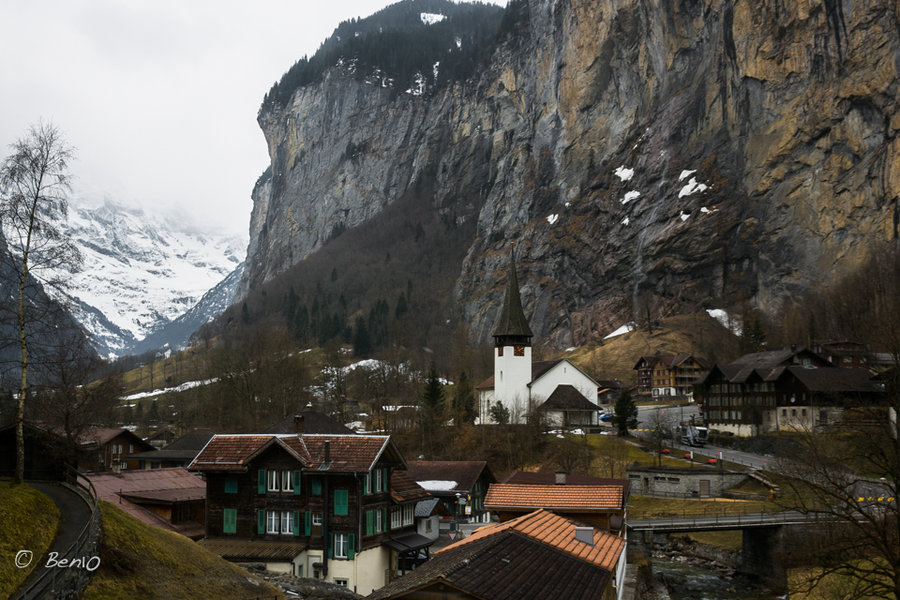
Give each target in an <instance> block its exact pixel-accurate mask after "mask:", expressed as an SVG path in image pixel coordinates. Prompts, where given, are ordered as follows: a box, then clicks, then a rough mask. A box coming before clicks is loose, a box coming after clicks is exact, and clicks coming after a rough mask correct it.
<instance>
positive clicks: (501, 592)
mask: <svg viewBox="0 0 900 600" xmlns="http://www.w3.org/2000/svg"><path fill="white" fill-rule="evenodd" d="M535 565H540V569H539V570H538V569H535ZM609 580H610V573H609V571H606V570H605V569H602V568H600V567H598V566H595V565H591V564H589V563H587V562H584V561H582V560H579V559H577V558H574V557H572V556H568V555H566V554H564V553H562V552H559V551H557V550H555V549H554V548H551V547H549V546H545V545H544V544H541V543H540V542H537V541H534V540H532V539H529V538H527V537H524V536H522V535H519V534H517V533H514V532H504V533H502V534H500V535H497V536H493V537H491V538H487V539H484V540H481V541H479V542H477V543H474V544H471V545H469V546H467V547H464V548H461V549H459V550H457V551H454V552H450V553H445V554H442V555H440V556H436V557H435V558H433V559H431V560H430V561H428V562H426V563H425V564H423V565H422V566H420V567H419V568H418V569H416V570H415V571H413V572H412V573H409V574H407V575H404V576H403V577H400V578H399V579H396V580H394V581H392V582H391V583H389V584H388V585H387V586H385V587H383V588H381V589H379V590H376V591H375V592H373V593H372V594H371V595H369V596H367V598H369V599H371V600H386V599H389V598H397V597H402V596H403V595H405V594H407V593H409V592H412V591H414V590H421V589H423V588H430V587H432V586H438V587H449V588H455V589H457V590H462V591H464V592H467V593H469V594H472V595H474V596H475V597H478V598H483V599H484V600H525V599H533V598H541V599H542V600H588V599H596V598H598V597H600V594H599V593H598V590H603V589H605V588H606V587H607V586H608V585H609Z"/></svg>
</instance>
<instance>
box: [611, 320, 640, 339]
mask: <svg viewBox="0 0 900 600" xmlns="http://www.w3.org/2000/svg"><path fill="white" fill-rule="evenodd" d="M635 329H637V323H635V322H634V321H629V322H628V323H625V324H624V325H622V326H621V327H619V328H618V329H616V330H615V331H613V332H612V333H610V334H609V335H608V336H606V337H604V338H603V339H604V340H608V339H609V338H614V337H617V336H620V335H624V334H626V333H628V332H629V331H634V330H635Z"/></svg>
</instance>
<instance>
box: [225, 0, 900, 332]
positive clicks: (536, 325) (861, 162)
mask: <svg viewBox="0 0 900 600" xmlns="http://www.w3.org/2000/svg"><path fill="white" fill-rule="evenodd" d="M513 10H515V11H516V12H517V15H518V16H517V18H516V19H515V20H514V27H513V28H512V29H511V31H510V32H508V33H506V34H505V35H503V36H501V37H499V38H498V40H497V42H496V44H495V46H494V47H493V48H492V55H491V59H490V61H489V63H488V64H487V65H486V66H485V67H484V68H483V69H481V70H480V71H479V72H478V73H477V75H474V76H471V77H469V78H468V79H465V80H462V81H458V82H455V83H452V84H445V85H443V86H441V85H437V84H435V85H433V86H431V88H429V89H426V90H424V93H421V94H414V93H399V94H398V93H395V90H392V89H391V87H390V85H388V84H386V80H385V79H384V78H383V77H379V76H378V73H377V72H373V73H372V75H371V76H366V77H362V78H360V77H359V76H358V74H355V73H353V72H352V70H353V66H352V63H348V62H344V61H339V62H338V63H336V64H335V65H334V66H333V67H331V68H329V69H328V70H326V71H325V73H324V75H323V77H322V78H321V79H319V80H318V81H316V82H314V83H310V84H307V85H305V86H302V87H299V88H298V89H297V90H296V91H295V92H294V93H293V95H292V96H291V97H290V100H289V102H287V103H285V104H284V105H277V106H274V105H269V106H267V107H265V108H264V109H263V110H261V112H260V115H259V123H260V126H261V127H262V130H263V132H264V134H265V136H266V139H267V141H268V146H269V154H270V157H271V168H270V169H269V170H268V171H267V172H266V173H265V174H264V175H263V176H262V177H261V178H260V180H259V182H258V183H257V186H256V188H255V189H254V192H253V197H254V209H253V214H252V218H251V227H250V238H251V241H250V246H249V251H248V257H247V262H246V270H245V273H244V278H243V281H242V283H241V288H240V291H239V295H241V296H246V295H247V294H248V293H250V291H251V290H254V289H257V288H261V287H262V286H263V285H264V284H265V283H266V282H267V281H270V280H272V279H273V278H276V276H277V275H278V274H279V273H281V272H283V271H285V270H286V269H287V268H288V267H290V266H291V265H293V264H295V263H298V262H299V261H302V260H303V259H304V258H305V257H307V256H309V255H310V254H311V253H313V252H315V251H317V250H319V249H320V248H321V247H322V246H323V245H324V244H325V242H326V241H327V240H328V239H329V237H330V236H332V235H333V234H334V233H335V232H336V231H337V230H341V231H343V230H344V229H349V230H350V231H349V232H350V233H352V228H354V227H356V226H359V225H361V224H363V223H366V222H368V221H369V220H370V219H372V218H373V216H375V215H377V214H379V212H381V211H383V210H384V209H385V208H386V207H387V206H389V205H391V204H392V203H393V202H395V201H396V200H397V199H398V198H401V197H403V196H404V195H406V194H408V193H409V191H410V190H411V189H412V188H413V187H414V186H416V185H420V184H421V182H422V181H423V180H426V181H427V182H428V183H429V190H432V191H433V193H431V194H430V195H429V197H428V198H427V199H424V200H422V201H423V202H429V203H430V204H431V206H432V207H433V209H434V210H436V211H439V212H440V213H441V214H442V215H444V216H445V217H447V218H452V219H453V220H455V221H456V222H468V223H471V222H472V221H473V220H477V227H475V228H473V231H474V232H475V233H474V235H473V236H472V239H471V241H470V242H469V245H468V248H467V250H466V253H465V259H464V261H463V262H462V264H461V265H460V268H459V276H458V278H457V280H456V281H455V283H454V288H453V289H454V295H455V297H456V301H457V303H458V305H459V306H460V307H461V309H460V317H461V319H463V320H465V321H466V322H468V323H469V326H470V328H471V332H472V334H473V335H475V336H477V337H479V338H480V339H486V338H487V337H488V336H489V334H490V331H491V329H492V327H493V325H494V322H495V320H496V318H497V315H498V311H499V309H500V305H501V302H502V294H503V284H504V281H505V264H506V257H507V256H508V251H509V248H510V245H511V244H513V243H515V242H518V246H517V251H516V253H517V258H518V263H519V282H520V284H521V286H522V298H523V302H524V304H525V310H526V314H528V315H529V316H530V317H531V325H532V329H533V330H534V332H535V335H536V338H537V340H538V341H543V342H546V343H550V344H552V345H554V346H556V347H566V346H570V345H576V344H581V343H584V342H586V341H588V340H590V339H595V338H596V337H598V336H602V335H603V334H605V333H608V332H609V331H611V330H612V329H614V328H615V327H617V326H619V325H621V323H622V322H625V321H627V320H630V319H631V318H633V316H634V315H636V314H643V313H644V312H646V311H650V310H652V311H653V312H654V313H656V314H671V313H674V312H679V311H684V310H692V309H696V308H700V307H701V306H702V307H706V308H712V307H721V306H728V305H731V304H734V303H737V302H741V301H745V300H749V301H750V302H751V303H753V304H755V305H757V306H758V307H760V308H761V309H763V310H764V311H769V312H773V313H774V312H777V310H778V308H779V306H780V305H781V303H782V302H783V301H784V300H785V299H786V298H790V297H791V296H792V295H796V294H798V293H800V292H802V291H804V290H806V289H808V288H809V286H810V285H811V284H813V283H814V282H818V281H820V280H822V279H823V277H825V276H827V275H828V274H830V273H832V272H834V271H836V270H839V269H842V268H845V267H848V266H851V265H853V264H855V263H856V262H857V261H858V260H859V259H860V258H861V257H862V256H863V255H864V254H865V251H866V248H867V246H869V245H870V244H871V243H872V242H873V241H875V240H894V239H896V238H897V229H898V222H900V218H898V207H897V204H898V198H900V138H898V136H897V133H898V129H900V84H898V74H900V8H898V5H897V4H896V2H894V1H893V0H856V1H854V2H839V1H838V0H758V1H754V2H749V1H746V0H681V1H677V0H676V1H674V2H666V1H662V0H620V1H616V2H612V1H609V0H528V1H527V2H524V0H523V1H515V0H514V1H513V2H511V3H510V8H508V9H507V11H513Z"/></svg>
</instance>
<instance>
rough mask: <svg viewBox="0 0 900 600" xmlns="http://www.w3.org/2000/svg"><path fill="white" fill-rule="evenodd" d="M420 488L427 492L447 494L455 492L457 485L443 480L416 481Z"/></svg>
mask: <svg viewBox="0 0 900 600" xmlns="http://www.w3.org/2000/svg"><path fill="white" fill-rule="evenodd" d="M416 483H418V484H419V485H420V486H422V487H423V488H425V489H426V490H428V491H429V492H449V491H450V490H455V489H456V486H457V483H456V482H455V481H449V480H443V479H426V480H425V481H417V482H416Z"/></svg>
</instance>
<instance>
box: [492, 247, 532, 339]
mask: <svg viewBox="0 0 900 600" xmlns="http://www.w3.org/2000/svg"><path fill="white" fill-rule="evenodd" d="M506 336H516V337H529V338H530V337H531V336H532V333H531V327H529V326H528V319H526V318H525V313H524V312H523V311H522V297H521V296H520V295H519V279H518V277H517V276H516V261H515V257H514V255H513V254H512V253H510V255H509V277H508V278H507V282H506V298H505V299H504V301H503V312H502V313H500V322H499V323H497V329H496V330H494V337H495V338H497V337H506Z"/></svg>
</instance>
